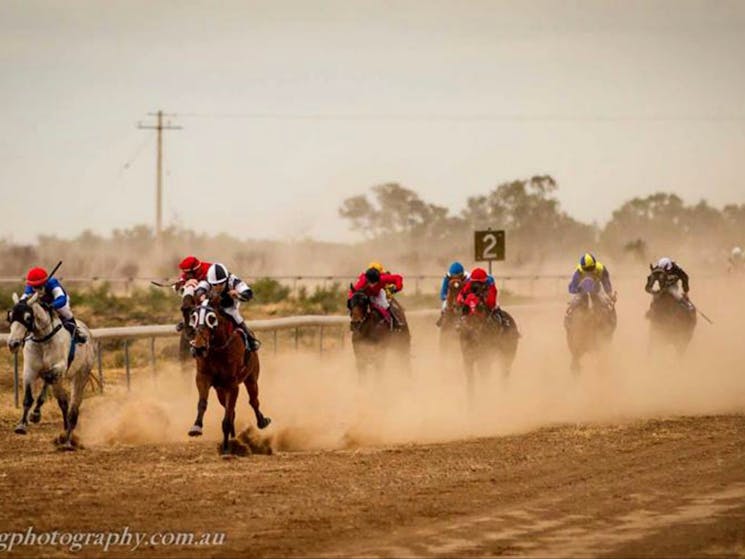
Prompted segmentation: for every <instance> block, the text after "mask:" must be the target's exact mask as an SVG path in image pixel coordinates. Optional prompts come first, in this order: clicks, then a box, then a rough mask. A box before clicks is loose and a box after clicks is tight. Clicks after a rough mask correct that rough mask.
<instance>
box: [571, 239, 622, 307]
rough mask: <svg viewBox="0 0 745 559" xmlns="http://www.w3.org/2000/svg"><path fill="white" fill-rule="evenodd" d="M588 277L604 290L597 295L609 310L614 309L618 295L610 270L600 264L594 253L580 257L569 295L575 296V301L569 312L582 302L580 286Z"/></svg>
mask: <svg viewBox="0 0 745 559" xmlns="http://www.w3.org/2000/svg"><path fill="white" fill-rule="evenodd" d="M587 277H591V278H593V279H594V280H595V281H596V283H597V284H600V285H601V286H602V290H600V288H598V289H599V291H597V293H596V295H597V296H598V297H599V298H600V300H601V302H603V303H604V304H605V305H606V306H607V307H608V308H612V303H614V302H615V301H616V294H615V293H614V292H613V286H612V285H611V282H610V274H609V273H608V268H606V267H605V266H604V265H603V264H601V263H600V262H598V260H597V258H595V256H594V255H593V254H592V253H589V252H586V253H585V254H583V255H582V256H581V257H580V259H579V264H578V265H577V269H576V270H575V271H574V275H572V281H571V282H569V293H571V294H572V295H574V299H573V300H572V302H571V303H570V304H569V308H568V309H567V312H571V311H572V310H573V309H574V307H575V306H576V305H577V304H578V303H579V302H580V301H581V300H582V294H581V290H580V284H581V283H582V280H583V279H585V278H587Z"/></svg>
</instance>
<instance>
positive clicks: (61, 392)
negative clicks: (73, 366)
mask: <svg viewBox="0 0 745 559" xmlns="http://www.w3.org/2000/svg"><path fill="white" fill-rule="evenodd" d="M62 382H63V381H62V375H58V376H57V377H56V378H55V380H54V381H53V382H52V383H51V386H52V394H54V397H55V398H56V399H57V405H59V409H60V411H61V412H62V421H63V423H64V430H65V433H64V435H63V436H62V438H61V440H60V443H61V444H63V445H68V444H70V439H69V433H70V431H69V425H70V424H69V415H68V410H69V408H70V396H69V394H68V393H67V390H65V387H64V386H63V385H62Z"/></svg>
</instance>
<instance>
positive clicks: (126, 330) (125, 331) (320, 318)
mask: <svg viewBox="0 0 745 559" xmlns="http://www.w3.org/2000/svg"><path fill="white" fill-rule="evenodd" d="M407 314H408V316H410V317H413V318H422V317H424V318H426V317H435V316H437V315H438V314H439V311H438V310H429V309H427V310H415V311H411V312H409V313H407ZM246 323H247V324H248V326H249V327H250V328H251V329H252V330H254V331H256V332H272V333H273V342H274V352H275V353H276V351H277V332H279V331H281V330H294V332H295V337H294V341H295V349H297V348H298V345H299V339H300V329H301V328H318V329H319V342H318V350H319V352H321V353H323V351H324V345H323V342H324V331H325V330H328V329H329V328H339V327H341V335H340V340H341V344H342V346H343V344H344V335H345V332H346V327H347V326H348V325H349V317H348V316H341V315H333V316H330V315H305V316H288V317H284V318H271V319H264V320H249V321H246ZM91 334H92V335H93V338H94V340H95V341H96V344H97V352H96V355H97V357H98V385H99V391H101V392H103V387H104V376H103V363H102V355H103V347H102V345H101V342H103V341H107V340H122V341H123V346H124V347H123V349H124V369H125V374H126V380H127V389H129V388H130V385H131V362H130V355H129V346H130V343H131V342H132V341H134V340H138V339H148V338H149V339H150V362H151V365H152V367H153V369H155V339H156V338H174V337H179V336H180V333H179V332H178V331H177V330H176V327H175V325H173V324H157V325H148V326H121V327H115V328H94V329H92V330H91ZM7 343H8V334H0V347H6V346H7ZM18 355H19V354H18V353H15V354H14V356H13V391H14V397H15V406H16V407H18V406H19V398H20V379H19V373H18V364H19V357H18Z"/></svg>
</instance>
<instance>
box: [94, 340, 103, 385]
mask: <svg viewBox="0 0 745 559" xmlns="http://www.w3.org/2000/svg"><path fill="white" fill-rule="evenodd" d="M96 349H97V351H96V355H97V357H98V390H99V391H100V392H101V394H103V357H102V355H101V340H98V341H97V342H96Z"/></svg>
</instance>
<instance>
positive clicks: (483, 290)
mask: <svg viewBox="0 0 745 559" xmlns="http://www.w3.org/2000/svg"><path fill="white" fill-rule="evenodd" d="M497 294H498V293H497V284H496V282H495V281H494V278H493V277H492V276H490V275H489V274H487V273H486V270H484V269H483V268H474V269H473V270H471V274H470V276H469V277H468V279H467V280H466V283H465V284H464V285H463V287H461V289H460V293H458V299H457V301H458V304H459V305H461V306H462V307H470V306H471V305H472V304H478V303H479V302H480V303H483V304H484V305H486V307H487V308H488V309H489V311H490V316H491V317H492V318H493V319H494V320H495V321H496V322H498V323H500V324H502V323H503V314H502V310H501V309H500V308H499V303H498V302H497Z"/></svg>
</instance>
